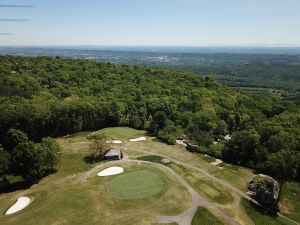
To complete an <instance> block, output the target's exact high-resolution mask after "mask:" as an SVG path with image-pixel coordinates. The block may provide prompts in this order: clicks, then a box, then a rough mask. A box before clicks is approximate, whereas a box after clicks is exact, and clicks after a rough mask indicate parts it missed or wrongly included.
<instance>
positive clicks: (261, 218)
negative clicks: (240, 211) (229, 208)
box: [241, 199, 294, 225]
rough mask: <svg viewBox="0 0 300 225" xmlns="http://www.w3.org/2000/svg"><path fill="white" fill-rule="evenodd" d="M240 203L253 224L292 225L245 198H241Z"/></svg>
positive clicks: (292, 224)
mask: <svg viewBox="0 0 300 225" xmlns="http://www.w3.org/2000/svg"><path fill="white" fill-rule="evenodd" d="M241 204H242V206H243V208H244V209H245V211H246V212H247V214H248V215H249V217H250V218H251V220H252V221H253V223H254V224H255V225H294V223H291V222H289V221H287V220H286V219H284V218H280V217H278V216H276V215H274V214H270V213H268V212H267V211H266V210H264V209H262V208H261V207H259V206H256V205H254V204H253V203H251V202H250V201H248V200H246V199H242V201H241Z"/></svg>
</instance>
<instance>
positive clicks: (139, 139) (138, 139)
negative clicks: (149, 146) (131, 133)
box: [129, 137, 147, 142]
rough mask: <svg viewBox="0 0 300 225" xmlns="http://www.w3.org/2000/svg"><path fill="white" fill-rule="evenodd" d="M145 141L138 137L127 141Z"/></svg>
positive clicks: (143, 138)
mask: <svg viewBox="0 0 300 225" xmlns="http://www.w3.org/2000/svg"><path fill="white" fill-rule="evenodd" d="M146 140H147V138H146V137H139V138H134V139H130V140H129V141H132V142H136V141H146Z"/></svg>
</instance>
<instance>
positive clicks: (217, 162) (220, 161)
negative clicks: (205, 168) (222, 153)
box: [210, 159, 223, 166]
mask: <svg viewBox="0 0 300 225" xmlns="http://www.w3.org/2000/svg"><path fill="white" fill-rule="evenodd" d="M222 162H223V161H222V160H221V159H216V161H214V162H212V163H210V164H211V165H214V166H217V165H220V164H221V163H222Z"/></svg>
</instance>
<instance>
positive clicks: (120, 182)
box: [109, 169, 166, 199]
mask: <svg viewBox="0 0 300 225" xmlns="http://www.w3.org/2000/svg"><path fill="white" fill-rule="evenodd" d="M164 180H165V178H164V177H162V176H161V175H159V174H157V173H155V172H153V171H151V170H149V169H147V170H137V171H133V172H130V173H124V174H121V175H119V176H116V177H115V178H113V179H112V180H111V181H110V183H109V190H110V193H111V194H112V196H113V197H115V198H117V199H134V198H145V197H149V196H153V195H158V194H160V193H161V192H162V191H163V190H164V187H165V186H166V184H165V182H164Z"/></svg>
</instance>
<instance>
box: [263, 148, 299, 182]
mask: <svg viewBox="0 0 300 225" xmlns="http://www.w3.org/2000/svg"><path fill="white" fill-rule="evenodd" d="M299 167H300V153H299V152H295V151H289V150H288V151H280V152H277V153H273V154H271V155H270V156H269V158H268V160H267V161H266V162H265V163H264V164H263V168H264V170H265V172H266V173H270V174H272V175H273V176H275V177H276V178H277V179H279V180H280V181H287V180H293V179H295V178H296V177H297V176H298V175H299V174H298V172H299Z"/></svg>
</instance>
